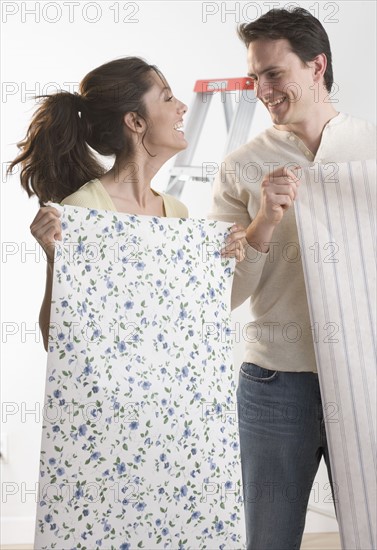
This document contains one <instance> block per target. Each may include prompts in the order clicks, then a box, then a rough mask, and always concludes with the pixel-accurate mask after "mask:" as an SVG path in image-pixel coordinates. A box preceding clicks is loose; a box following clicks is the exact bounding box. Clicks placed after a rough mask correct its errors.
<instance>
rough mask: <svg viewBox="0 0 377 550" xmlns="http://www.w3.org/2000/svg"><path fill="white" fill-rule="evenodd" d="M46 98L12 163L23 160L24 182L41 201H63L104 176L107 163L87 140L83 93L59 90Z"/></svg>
mask: <svg viewBox="0 0 377 550" xmlns="http://www.w3.org/2000/svg"><path fill="white" fill-rule="evenodd" d="M37 98H45V99H44V100H43V102H42V104H41V105H40V106H39V108H38V109H37V110H36V112H35V113H34V115H33V118H32V121H31V123H30V125H29V128H28V130H27V134H26V137H25V139H24V140H23V141H21V142H19V143H18V144H17V145H18V147H19V148H21V153H20V154H19V155H18V156H17V157H16V159H15V160H14V161H13V162H12V163H11V164H10V166H9V167H8V170H7V172H8V173H11V172H12V170H13V168H14V167H15V166H16V164H18V163H20V164H21V167H22V168H21V175H20V179H21V185H22V187H23V188H24V189H25V190H26V191H27V193H28V195H29V197H30V196H32V195H34V194H36V195H37V196H38V198H39V203H40V205H42V204H43V203H45V202H47V201H49V200H51V201H54V202H60V201H61V200H62V199H63V198H64V197H66V196H68V195H70V194H71V193H73V192H74V191H76V190H77V189H78V188H79V187H81V185H83V184H84V183H86V182H87V181H89V180H91V179H94V178H97V177H100V176H101V175H102V174H103V173H104V169H103V167H102V166H101V165H100V164H99V162H98V161H97V160H96V158H95V156H94V155H93V153H92V152H91V150H90V148H89V147H88V145H87V143H86V133H87V132H89V131H90V130H89V128H88V125H87V122H85V120H82V117H81V113H82V111H83V110H84V109H85V100H84V99H83V98H82V97H81V96H80V95H79V94H71V93H69V92H59V93H56V94H53V95H49V96H37Z"/></svg>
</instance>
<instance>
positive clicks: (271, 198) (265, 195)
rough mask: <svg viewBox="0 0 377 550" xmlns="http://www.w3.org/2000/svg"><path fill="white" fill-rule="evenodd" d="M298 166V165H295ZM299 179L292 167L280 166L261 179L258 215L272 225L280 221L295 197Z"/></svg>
mask: <svg viewBox="0 0 377 550" xmlns="http://www.w3.org/2000/svg"><path fill="white" fill-rule="evenodd" d="M297 168H299V167H297ZM299 185H300V180H299V179H298V177H297V175H296V174H295V170H294V169H289V168H285V167H284V166H283V167H280V168H277V169H276V170H275V171H274V172H272V173H271V174H270V175H269V176H265V177H264V178H263V181H262V189H261V205H260V209H259V212H258V216H259V217H260V219H261V221H263V222H264V223H267V224H271V225H273V226H276V225H278V223H280V222H281V220H282V217H283V215H284V213H285V212H286V210H288V208H289V207H290V206H291V205H292V204H293V201H294V200H295V199H296V197H297V190H298V186H299Z"/></svg>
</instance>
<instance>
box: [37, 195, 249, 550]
mask: <svg viewBox="0 0 377 550" xmlns="http://www.w3.org/2000/svg"><path fill="white" fill-rule="evenodd" d="M54 206H55V207H57V208H59V209H60V210H61V211H62V218H61V219H62V228H63V241H61V242H58V244H57V249H56V253H55V268H54V279H53V292H52V305H51V320H50V323H51V327H50V340H49V353H48V365H47V379H46V393H45V406H44V409H43V411H44V414H43V417H44V423H43V433H42V450H41V460H40V478H39V502H38V509H37V521H36V536H35V548H36V549H42V548H43V549H52V548H56V549H63V548H64V549H72V550H73V549H81V550H84V549H87V550H93V549H106V550H109V549H117V550H119V549H120V550H131V549H136V548H144V549H146V550H152V549H158V548H169V549H179V550H183V549H185V550H186V549H187V550H188V549H195V550H196V549H199V548H208V549H211V550H212V549H213V550H214V549H228V548H234V549H240V548H243V547H244V539H243V533H244V527H243V509H242V502H241V501H242V497H241V494H242V488H241V469H240V459H239V445H238V431H237V419H236V412H235V411H236V403H235V399H236V397H235V382H234V373H233V370H232V362H231V350H232V341H231V338H230V332H231V331H230V291H231V284H232V276H233V270H234V260H223V259H222V258H221V256H220V254H219V251H220V249H221V246H222V245H223V243H224V237H225V236H226V234H227V232H228V228H229V226H228V225H227V224H225V223H223V222H214V221H211V222H209V221H206V220H192V219H181V218H157V217H150V216H132V215H127V214H122V213H118V212H110V211H96V210H90V209H86V208H78V207H73V206H64V207H61V206H59V205H54Z"/></svg>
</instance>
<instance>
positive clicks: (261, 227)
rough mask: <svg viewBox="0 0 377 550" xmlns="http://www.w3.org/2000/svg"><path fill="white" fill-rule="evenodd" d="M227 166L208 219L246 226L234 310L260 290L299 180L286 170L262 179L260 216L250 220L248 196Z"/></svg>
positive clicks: (220, 176)
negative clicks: (277, 230) (276, 233)
mask: <svg viewBox="0 0 377 550" xmlns="http://www.w3.org/2000/svg"><path fill="white" fill-rule="evenodd" d="M224 165H225V163H223V164H222V170H221V171H220V172H219V174H218V175H217V177H216V179H215V183H214V190H213V192H214V195H213V203H212V209H211V213H210V215H209V218H211V219H217V220H222V221H227V222H235V223H240V224H242V225H243V226H245V227H247V230H246V242H245V259H244V260H243V261H242V262H238V263H237V265H236V268H235V274H234V280H233V287H232V306H231V307H232V309H235V308H237V307H238V306H240V305H241V304H242V303H243V302H244V301H245V300H246V299H247V298H249V297H250V296H252V295H253V294H254V293H255V292H256V290H257V287H258V285H259V282H260V278H261V275H262V271H263V268H264V265H265V262H266V259H267V257H268V252H269V245H270V242H271V240H272V236H273V233H274V230H275V227H276V226H277V225H278V224H279V223H280V221H281V220H282V218H283V215H284V213H285V212H286V211H287V209H288V208H289V207H290V206H291V205H292V204H293V200H294V199H295V198H296V196H297V188H298V185H299V180H298V178H297V176H296V174H295V173H294V171H292V170H287V169H285V168H278V169H277V170H275V171H274V172H272V173H271V174H269V175H266V176H265V177H264V178H263V180H262V185H261V197H260V203H259V204H258V205H255V210H256V211H257V215H256V216H255V218H254V219H251V216H250V213H249V211H248V209H247V204H245V200H247V199H246V195H245V196H244V197H243V200H242V198H241V197H240V196H239V190H238V189H237V188H236V186H235V179H234V174H235V173H236V171H235V170H231V169H230V168H229V167H226V170H224ZM247 196H248V197H249V195H247Z"/></svg>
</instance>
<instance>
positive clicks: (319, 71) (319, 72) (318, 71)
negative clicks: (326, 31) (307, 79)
mask: <svg viewBox="0 0 377 550" xmlns="http://www.w3.org/2000/svg"><path fill="white" fill-rule="evenodd" d="M311 63H312V71H313V80H314V82H319V81H320V80H321V78H322V77H323V78H324V76H325V72H326V69H327V57H326V54H324V53H320V54H319V55H317V57H315V58H314V59H313V61H312V62H311Z"/></svg>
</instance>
